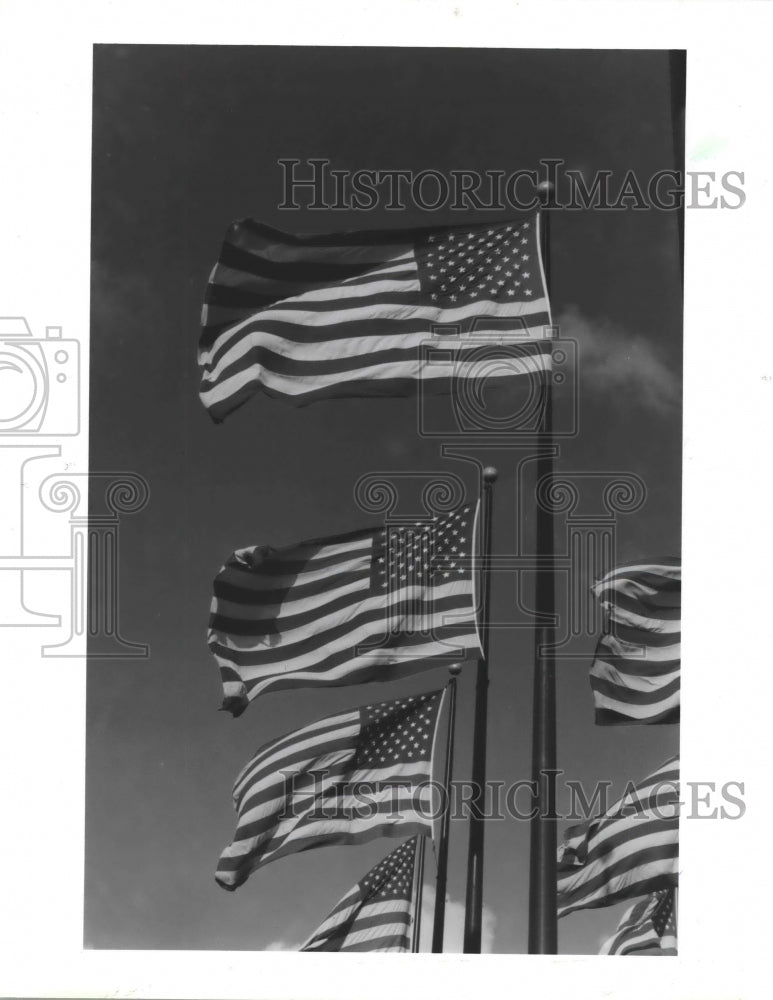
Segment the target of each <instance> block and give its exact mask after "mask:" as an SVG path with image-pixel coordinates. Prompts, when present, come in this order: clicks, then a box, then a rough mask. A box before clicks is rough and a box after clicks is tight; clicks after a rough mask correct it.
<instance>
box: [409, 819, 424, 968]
mask: <svg viewBox="0 0 773 1000" xmlns="http://www.w3.org/2000/svg"><path fill="white" fill-rule="evenodd" d="M418 839H419V843H418V844H417V845H416V868H415V872H416V875H415V884H414V890H413V939H412V941H411V951H412V952H413V953H414V954H416V953H417V952H418V950H419V938H420V937H421V901H422V897H423V896H424V851H425V849H426V846H427V838H426V837H423V836H422V837H419V838H418Z"/></svg>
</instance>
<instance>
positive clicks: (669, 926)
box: [599, 889, 676, 955]
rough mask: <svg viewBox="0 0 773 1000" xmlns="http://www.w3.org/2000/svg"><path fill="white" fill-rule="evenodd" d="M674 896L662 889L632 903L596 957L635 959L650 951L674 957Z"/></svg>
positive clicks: (672, 892) (673, 891)
mask: <svg viewBox="0 0 773 1000" xmlns="http://www.w3.org/2000/svg"><path fill="white" fill-rule="evenodd" d="M675 896H676V890H675V889H661V890H660V891H659V892H653V893H652V894H651V895H650V896H647V897H646V898H645V899H640V900H639V901H638V902H636V903H634V904H633V906H632V907H631V908H630V909H628V910H626V911H625V913H624V914H623V916H622V918H621V920H620V923H619V924H618V927H617V930H616V931H615V933H614V934H613V935H612V937H610V938H609V939H608V940H607V941H605V943H604V944H603V945H602V947H601V951H600V952H599V954H600V955H636V954H639V953H640V952H642V951H650V950H652V949H653V948H659V949H660V950H661V951H663V952H670V953H672V954H676V915H675V913H674V904H675Z"/></svg>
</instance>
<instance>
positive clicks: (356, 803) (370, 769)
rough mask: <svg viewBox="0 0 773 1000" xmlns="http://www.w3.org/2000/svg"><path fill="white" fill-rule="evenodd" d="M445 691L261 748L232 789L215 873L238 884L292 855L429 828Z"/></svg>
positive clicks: (337, 718) (348, 716) (368, 710)
mask: <svg viewBox="0 0 773 1000" xmlns="http://www.w3.org/2000/svg"><path fill="white" fill-rule="evenodd" d="M442 697H443V691H434V692H431V693H428V694H422V695H415V696H412V697H406V698H399V699H397V700H395V701H387V702H380V703H378V704H374V705H366V706H363V707H361V708H356V709H352V710H350V711H346V712H339V713H337V714H336V715H331V716H328V717H327V718H324V719H321V720H320V721H318V722H313V723H311V724H310V725H308V726H304V728H303V729H299V730H297V731H296V732H294V733H290V734H288V735H286V736H282V737H279V738H278V739H275V740H272V741H271V742H270V743H267V744H266V745H265V746H263V747H261V748H260V749H259V750H258V751H257V753H256V754H255V755H254V756H253V757H252V759H251V760H250V761H249V762H248V764H247V765H246V766H245V767H244V768H243V770H242V771H241V773H240V774H239V776H238V777H237V779H236V783H235V784H234V789H233V799H234V807H235V809H236V812H237V825H236V832H235V834H234V838H233V841H232V843H231V844H230V845H229V846H228V847H227V848H226V849H225V850H224V851H223V853H222V855H221V856H220V861H219V864H218V867H217V873H216V875H215V879H216V881H217V882H218V884H219V885H221V886H222V887H223V888H224V889H229V890H233V889H236V888H238V886H240V885H242V884H243V883H244V882H245V881H246V880H247V878H248V877H249V875H250V874H251V873H252V872H253V871H255V870H256V869H257V868H260V867H262V866H263V865H266V864H268V863H269V862H270V861H275V860H277V859H278V858H281V857H284V856H285V855H288V854H295V853H298V852H300V851H307V850H310V849H312V848H316V847H324V846H327V845H329V844H359V843H363V842H365V841H368V840H372V839H373V838H374V837H379V836H387V837H404V836H411V835H412V834H420V833H429V834H431V832H432V809H433V802H432V795H431V786H430V784H429V783H430V779H431V777H432V757H433V748H434V736H435V729H436V726H437V720H438V713H439V709H440V704H441V700H442Z"/></svg>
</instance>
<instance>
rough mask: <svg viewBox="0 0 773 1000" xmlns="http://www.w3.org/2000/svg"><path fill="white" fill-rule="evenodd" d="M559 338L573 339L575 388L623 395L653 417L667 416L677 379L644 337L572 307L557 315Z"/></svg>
mask: <svg viewBox="0 0 773 1000" xmlns="http://www.w3.org/2000/svg"><path fill="white" fill-rule="evenodd" d="M558 322H559V326H560V328H561V333H562V335H563V336H565V337H567V338H569V339H571V340H576V341H577V345H578V363H579V376H580V386H581V391H582V387H583V386H586V387H588V388H589V389H591V390H592V392H593V394H594V396H595V397H598V396H599V394H603V395H604V396H605V397H606V396H615V397H617V398H619V397H620V395H621V394H622V395H624V396H625V398H626V400H627V401H628V402H632V403H637V404H638V405H639V406H641V407H642V408H643V409H645V410H647V411H649V412H650V413H652V414H656V415H658V416H673V415H674V413H675V412H676V411H677V410H678V408H679V405H680V401H681V382H680V379H679V377H678V375H677V374H675V373H674V371H673V370H672V369H671V368H670V367H669V366H668V365H667V364H666V362H665V361H664V360H663V358H662V357H661V356H660V355H659V354H658V352H657V351H656V350H655V348H654V347H653V346H652V344H651V343H650V341H649V340H647V338H646V337H642V336H641V335H639V334H636V333H631V332H630V331H629V330H626V329H624V328H623V327H620V326H615V325H614V324H612V323H608V322H606V321H605V320H595V319H590V318H587V317H585V316H583V315H582V313H581V312H580V310H579V309H578V308H577V307H576V306H570V307H569V308H568V309H567V310H566V311H564V312H563V313H562V314H561V316H560V317H559V321H558Z"/></svg>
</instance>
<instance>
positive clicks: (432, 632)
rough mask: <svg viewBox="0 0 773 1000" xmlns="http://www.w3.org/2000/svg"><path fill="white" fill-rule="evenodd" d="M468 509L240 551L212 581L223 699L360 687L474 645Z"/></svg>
mask: <svg viewBox="0 0 773 1000" xmlns="http://www.w3.org/2000/svg"><path fill="white" fill-rule="evenodd" d="M474 524H475V514H474V510H473V508H472V506H471V505H468V506H466V507H463V508H459V509H458V510H456V511H451V512H448V513H446V514H443V515H438V516H437V517H435V518H434V519H427V520H426V521H425V522H417V523H416V525H413V526H411V527H407V526H400V527H396V528H390V529H389V531H387V530H386V529H373V530H371V531H365V532H362V531H361V532H350V533H348V534H347V535H344V536H331V537H330V538H327V539H314V540H313V541H306V542H301V543H300V544H299V545H297V546H287V547H285V548H283V549H272V548H270V547H268V546H255V547H253V548H247V549H238V550H236V551H235V552H234V553H233V555H232V556H231V557H230V558H229V560H228V561H227V563H226V565H225V566H223V568H222V569H221V571H220V573H219V574H218V576H217V578H216V580H215V583H214V588H213V590H214V594H213V600H212V605H211V613H210V623H209V630H208V635H207V641H208V644H209V648H210V650H211V652H212V654H213V656H214V657H215V660H216V662H217V664H218V666H219V668H220V671H221V679H222V683H223V694H224V702H223V707H224V708H226V709H227V710H229V711H231V712H233V714H235V715H238V714H240V712H241V711H243V710H244V708H245V707H246V705H247V704H248V703H249V701H250V700H252V699H254V698H255V697H257V696H258V695H259V694H260V693H261V692H262V691H265V690H269V689H274V690H282V689H286V688H293V687H303V686H317V685H319V684H331V685H339V684H345V683H364V682H365V681H368V680H371V679H374V678H377V677H378V678H379V679H383V680H386V679H389V678H391V677H396V676H401V675H405V674H408V673H412V672H414V671H415V670H416V669H417V664H416V662H415V661H419V660H420V661H429V660H433V662H432V663H429V662H425V663H424V668H425V669H426V668H427V667H429V666H431V665H434V658H436V657H442V656H445V657H446V658H448V659H449V660H453V661H459V660H462V661H463V660H465V659H468V658H470V657H473V656H477V655H478V654H479V651H480V639H479V636H478V630H477V623H476V607H475V589H474V586H475V573H474V572H473V570H474V564H475V558H476V554H475V552H474V542H475V533H474Z"/></svg>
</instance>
